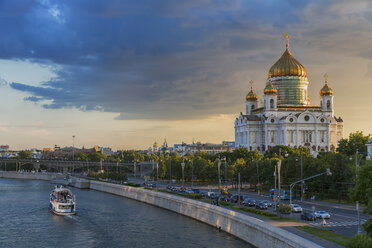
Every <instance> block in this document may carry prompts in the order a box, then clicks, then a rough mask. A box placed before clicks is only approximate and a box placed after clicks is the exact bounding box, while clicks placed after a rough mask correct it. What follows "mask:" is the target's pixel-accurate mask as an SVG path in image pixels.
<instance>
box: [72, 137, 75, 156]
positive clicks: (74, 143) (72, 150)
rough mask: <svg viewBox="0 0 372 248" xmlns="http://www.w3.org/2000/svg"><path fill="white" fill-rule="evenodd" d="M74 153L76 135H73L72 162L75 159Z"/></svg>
mask: <svg viewBox="0 0 372 248" xmlns="http://www.w3.org/2000/svg"><path fill="white" fill-rule="evenodd" d="M74 152H75V135H72V160H75V159H74V155H75V154H74Z"/></svg>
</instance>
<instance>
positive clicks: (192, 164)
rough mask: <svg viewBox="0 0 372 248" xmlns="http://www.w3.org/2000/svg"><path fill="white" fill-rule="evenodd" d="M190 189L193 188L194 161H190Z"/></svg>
mask: <svg viewBox="0 0 372 248" xmlns="http://www.w3.org/2000/svg"><path fill="white" fill-rule="evenodd" d="M191 187H194V159H191Z"/></svg>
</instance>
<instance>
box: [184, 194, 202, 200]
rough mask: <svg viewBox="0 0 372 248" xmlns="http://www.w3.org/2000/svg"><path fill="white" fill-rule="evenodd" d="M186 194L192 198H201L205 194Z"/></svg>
mask: <svg viewBox="0 0 372 248" xmlns="http://www.w3.org/2000/svg"><path fill="white" fill-rule="evenodd" d="M186 196H187V198H191V199H201V198H203V196H202V195H201V194H195V193H192V194H188V195H186Z"/></svg>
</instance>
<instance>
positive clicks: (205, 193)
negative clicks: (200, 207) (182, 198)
mask: <svg viewBox="0 0 372 248" xmlns="http://www.w3.org/2000/svg"><path fill="white" fill-rule="evenodd" d="M200 194H201V195H202V197H203V198H207V197H208V194H207V192H201V193H200Z"/></svg>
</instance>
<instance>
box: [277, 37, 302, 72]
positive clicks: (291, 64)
mask: <svg viewBox="0 0 372 248" xmlns="http://www.w3.org/2000/svg"><path fill="white" fill-rule="evenodd" d="M284 38H285V39H286V49H285V51H284V53H283V55H282V56H281V57H280V59H279V60H278V61H276V62H275V64H274V65H273V66H271V68H270V73H271V76H272V77H283V76H299V77H306V76H307V72H306V69H305V67H304V66H303V65H301V63H300V62H298V61H297V60H296V59H295V58H294V57H293V55H292V54H291V52H290V51H289V49H288V47H289V44H288V43H289V41H288V40H289V36H288V34H286V36H284Z"/></svg>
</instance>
